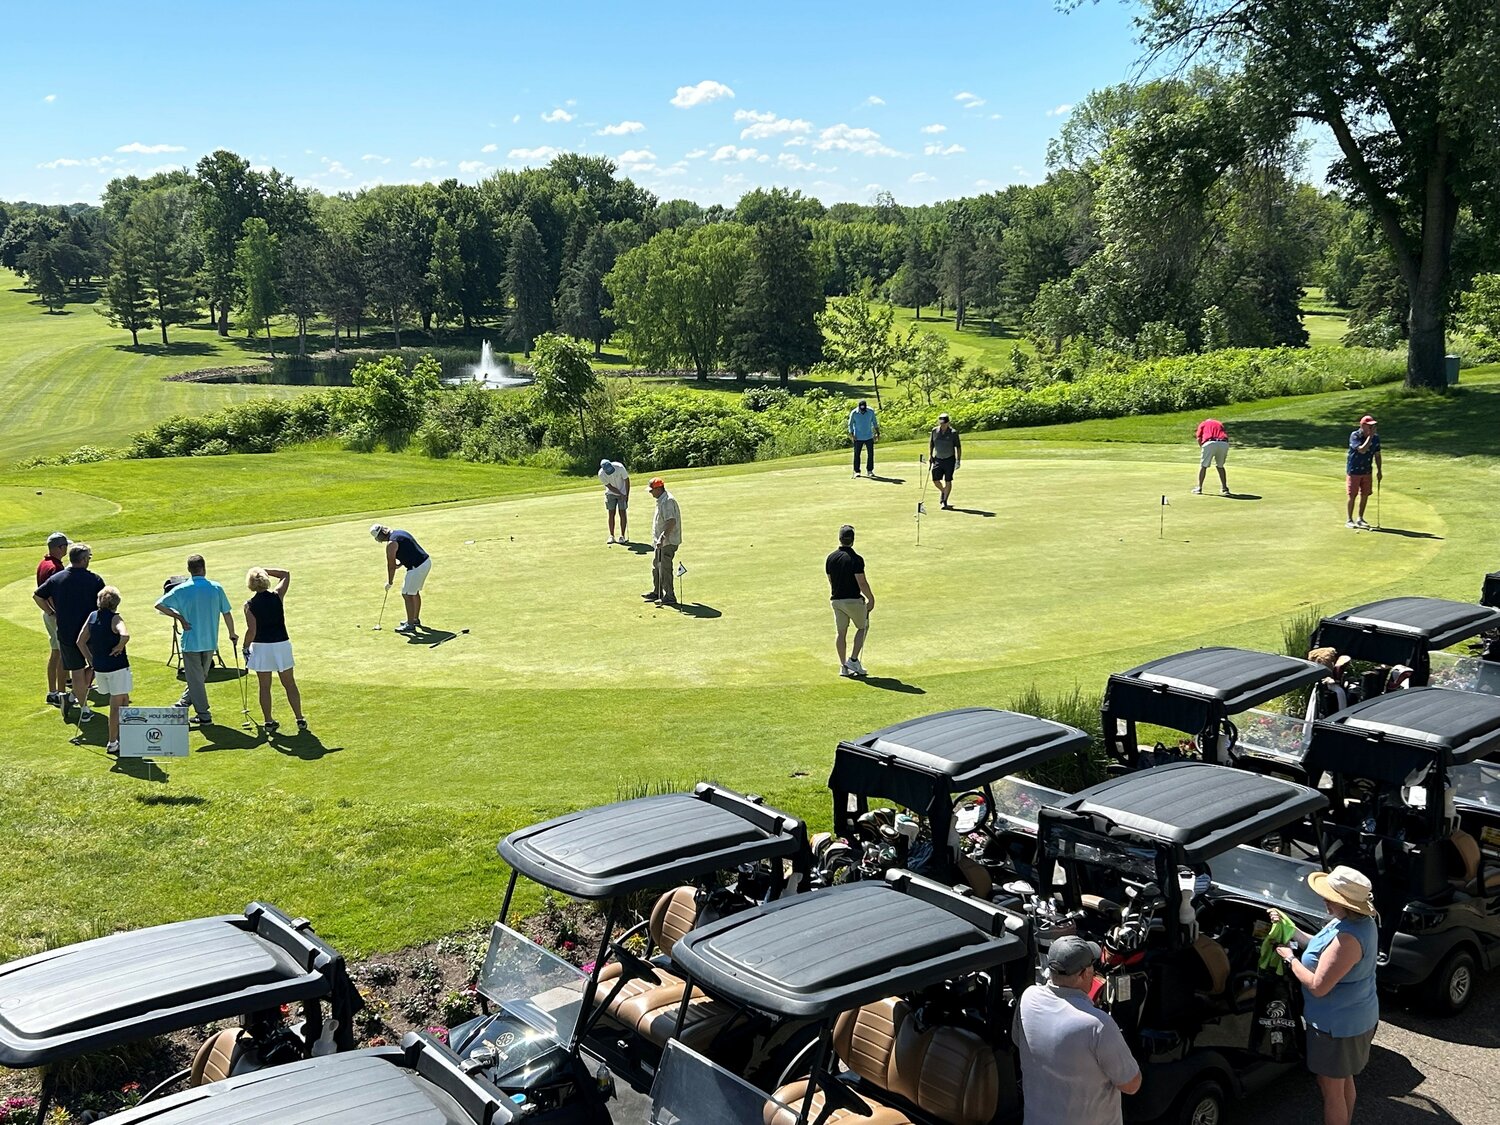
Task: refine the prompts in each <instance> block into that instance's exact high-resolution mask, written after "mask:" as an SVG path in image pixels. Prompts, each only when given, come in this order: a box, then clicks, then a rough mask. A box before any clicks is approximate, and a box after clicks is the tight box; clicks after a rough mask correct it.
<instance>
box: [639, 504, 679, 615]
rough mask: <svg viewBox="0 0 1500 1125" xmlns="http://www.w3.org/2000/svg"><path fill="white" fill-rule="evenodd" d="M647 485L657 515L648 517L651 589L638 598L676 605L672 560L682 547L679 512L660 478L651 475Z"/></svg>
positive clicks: (659, 603)
mask: <svg viewBox="0 0 1500 1125" xmlns="http://www.w3.org/2000/svg"><path fill="white" fill-rule="evenodd" d="M648 487H649V488H650V490H651V495H652V497H653V498H654V499H655V500H656V514H655V515H654V516H653V517H652V518H651V545H652V546H653V547H655V548H656V550H655V552H654V553H653V554H652V556H651V589H650V590H648V591H647V592H646V593H644V594H642V595H641V597H643V598H645V599H646V600H647V601H648V602H655V603H656V604H657V605H676V604H677V591H676V589H675V588H674V585H673V583H674V580H675V578H676V576H675V575H674V574H673V573H672V560H673V559H674V558H676V556H677V548H678V547H680V546H682V511H681V509H679V508H678V507H677V498H676V497H675V496H673V495H672V494H671V493H670V492H668V491H667V485H666V482H665V481H663V480H662V479H661V477H654V478H653V479H652V481H651V484H650V485H649V486H648Z"/></svg>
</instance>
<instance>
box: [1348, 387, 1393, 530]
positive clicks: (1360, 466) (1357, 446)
mask: <svg viewBox="0 0 1500 1125" xmlns="http://www.w3.org/2000/svg"><path fill="white" fill-rule="evenodd" d="M1377 425H1379V423H1378V422H1376V421H1375V419H1374V418H1372V417H1370V416H1369V415H1368V414H1366V415H1365V416H1364V417H1363V418H1361V419H1360V420H1359V429H1357V430H1355V431H1354V432H1353V433H1352V434H1350V435H1349V456H1348V458H1347V459H1346V460H1345V462H1344V491H1345V493H1347V494H1348V498H1349V507H1348V514H1347V517H1346V519H1345V521H1344V526H1345V527H1353V528H1359V529H1361V530H1368V529H1369V526H1370V525H1369V524H1367V523H1366V522H1365V505H1366V504H1368V503H1369V502H1370V467H1371V465H1373V466H1374V468H1375V480H1377V481H1378V480H1380V479H1381V477H1382V476H1383V475H1384V471H1383V469H1382V467H1381V463H1380V435H1379V434H1377V433H1376V432H1375V427H1376V426H1377ZM1356 496H1357V497H1359V516H1358V517H1357V518H1356V517H1355V515H1354V498H1355V497H1356Z"/></svg>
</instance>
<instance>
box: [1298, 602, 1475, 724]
mask: <svg viewBox="0 0 1500 1125" xmlns="http://www.w3.org/2000/svg"><path fill="white" fill-rule="evenodd" d="M1486 588H1488V582H1486ZM1497 629H1500V609H1497V608H1494V607H1492V606H1484V605H1471V604H1470V603H1468V602H1451V601H1447V600H1445V599H1443V598H1387V599H1385V600H1384V601H1379V602H1370V603H1369V604H1367V605H1361V606H1355V607H1354V608H1353V609H1347V610H1345V611H1344V612H1343V613H1336V614H1334V615H1333V616H1331V617H1325V618H1323V620H1322V621H1321V622H1320V623H1319V624H1318V628H1317V629H1316V630H1315V631H1314V633H1313V638H1312V640H1313V644H1314V645H1326V646H1328V647H1330V648H1335V649H1338V651H1339V652H1340V653H1341V654H1343V655H1345V656H1349V657H1352V658H1353V659H1355V660H1361V661H1367V662H1368V663H1369V664H1371V665H1373V666H1374V667H1371V668H1369V669H1367V670H1366V671H1365V672H1364V674H1363V675H1362V677H1361V685H1360V686H1361V691H1360V692H1359V697H1360V698H1362V699H1369V698H1371V697H1372V696H1376V695H1381V694H1384V693H1385V692H1387V691H1390V690H1392V689H1393V688H1396V687H1427V686H1428V685H1433V686H1440V687H1452V688H1458V689H1460V690H1463V691H1479V692H1486V693H1488V694H1491V695H1494V694H1500V659H1495V658H1492V657H1490V656H1487V655H1486V656H1466V657H1460V656H1457V655H1454V654H1449V653H1443V652H1442V651H1441V650H1443V649H1446V648H1450V647H1452V646H1453V645H1456V644H1458V643H1459V642H1461V641H1469V640H1474V639H1475V638H1478V637H1481V636H1483V635H1485V634H1487V633H1490V634H1492V633H1494V631H1495V630H1497ZM1434 656H1436V657H1437V660H1436V662H1434V660H1433V657H1434Z"/></svg>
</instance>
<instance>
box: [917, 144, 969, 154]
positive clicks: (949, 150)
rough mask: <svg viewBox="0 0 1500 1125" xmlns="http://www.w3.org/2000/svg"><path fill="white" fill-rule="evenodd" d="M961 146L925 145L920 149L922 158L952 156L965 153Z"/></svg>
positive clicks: (965, 150)
mask: <svg viewBox="0 0 1500 1125" xmlns="http://www.w3.org/2000/svg"><path fill="white" fill-rule="evenodd" d="M967 151H968V149H966V148H964V146H963V145H926V146H924V147H923V149H922V155H923V156H952V155H954V153H959V152H967Z"/></svg>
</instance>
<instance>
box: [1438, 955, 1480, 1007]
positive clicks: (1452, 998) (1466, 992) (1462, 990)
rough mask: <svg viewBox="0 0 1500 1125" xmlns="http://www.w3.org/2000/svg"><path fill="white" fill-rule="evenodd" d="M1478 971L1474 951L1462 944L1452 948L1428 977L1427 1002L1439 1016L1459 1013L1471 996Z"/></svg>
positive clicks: (1472, 995) (1467, 1003)
mask: <svg viewBox="0 0 1500 1125" xmlns="http://www.w3.org/2000/svg"><path fill="white" fill-rule="evenodd" d="M1478 972H1479V962H1478V961H1476V960H1475V959H1474V954H1473V953H1471V952H1469V950H1467V949H1465V948H1463V947H1462V946H1460V947H1459V948H1458V949H1455V950H1454V951H1453V952H1452V953H1450V954H1448V956H1447V957H1446V958H1444V960H1443V963H1442V964H1441V965H1439V966H1438V968H1437V971H1436V972H1434V973H1433V974H1432V976H1431V977H1429V978H1428V981H1427V987H1426V990H1425V991H1426V993H1427V996H1426V999H1427V1003H1428V1006H1429V1007H1430V1008H1432V1010H1433V1012H1434V1013H1436V1014H1437V1015H1440V1016H1456V1015H1458V1014H1459V1013H1460V1012H1462V1011H1463V1010H1464V1009H1465V1008H1467V1007H1468V1006H1469V1001H1470V1000H1472V999H1473V998H1474V985H1475V984H1476V983H1477V982H1476V980H1475V977H1476V975H1477V974H1478Z"/></svg>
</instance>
